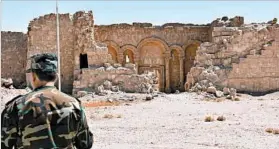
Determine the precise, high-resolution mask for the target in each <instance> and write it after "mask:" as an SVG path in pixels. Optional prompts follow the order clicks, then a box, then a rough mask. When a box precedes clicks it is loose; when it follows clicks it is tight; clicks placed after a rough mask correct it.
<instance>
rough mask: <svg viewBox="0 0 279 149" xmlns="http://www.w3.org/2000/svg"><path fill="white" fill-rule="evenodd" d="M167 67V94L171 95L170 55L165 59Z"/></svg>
mask: <svg viewBox="0 0 279 149" xmlns="http://www.w3.org/2000/svg"><path fill="white" fill-rule="evenodd" d="M165 65H166V70H165V71H166V88H165V92H166V93H170V92H171V90H170V55H166V57H165Z"/></svg>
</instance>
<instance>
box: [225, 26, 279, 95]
mask: <svg viewBox="0 0 279 149" xmlns="http://www.w3.org/2000/svg"><path fill="white" fill-rule="evenodd" d="M270 31H272V32H275V33H276V36H275V38H274V40H275V41H274V42H272V43H271V45H270V44H267V45H265V46H264V48H263V49H262V50H261V53H260V54H258V55H257V54H251V55H248V56H247V58H246V59H244V60H243V62H241V63H239V64H234V65H233V69H232V71H231V72H230V73H229V75H228V86H230V87H233V88H236V89H237V90H240V91H245V92H249V93H252V94H260V93H268V92H270V91H277V90H279V67H278V64H279V30H278V29H275V30H270Z"/></svg>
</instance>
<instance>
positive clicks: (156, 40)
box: [137, 37, 170, 53]
mask: <svg viewBox="0 0 279 149" xmlns="http://www.w3.org/2000/svg"><path fill="white" fill-rule="evenodd" d="M147 43H158V44H161V45H162V46H163V48H164V51H163V52H164V53H170V48H169V46H168V44H167V43H166V42H165V41H164V40H162V39H160V38H157V37H147V38H144V39H142V40H141V41H140V42H139V43H138V45H137V50H138V51H140V49H141V48H142V47H143V46H144V45H145V44H147Z"/></svg>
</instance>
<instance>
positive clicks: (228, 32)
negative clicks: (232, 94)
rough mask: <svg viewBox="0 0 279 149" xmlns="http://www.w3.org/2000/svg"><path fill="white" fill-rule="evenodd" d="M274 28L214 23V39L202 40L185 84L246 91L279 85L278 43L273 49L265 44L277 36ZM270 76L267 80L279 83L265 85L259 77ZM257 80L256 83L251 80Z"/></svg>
mask: <svg viewBox="0 0 279 149" xmlns="http://www.w3.org/2000/svg"><path fill="white" fill-rule="evenodd" d="M274 32H275V30H274V29H271V28H270V27H266V25H253V26H246V27H214V28H213V32H212V42H211V43H209V42H206V43H202V44H201V46H200V48H199V50H198V51H197V56H196V60H195V67H193V68H192V69H191V71H190V73H189V74H188V75H187V83H186V84H185V88H186V89H189V88H191V87H192V89H197V87H198V88H200V89H201V90H206V88H207V87H208V86H209V85H210V83H212V84H213V85H215V86H217V87H218V88H219V89H222V88H223V87H234V88H236V89H238V91H242V92H267V91H270V90H276V89H278V86H277V85H276V83H275V82H276V81H277V80H276V79H277V77H279V76H278V74H277V73H276V72H277V69H273V70H272V68H271V67H276V63H277V64H278V60H277V58H276V51H275V49H276V44H273V46H272V47H271V50H270V47H266V48H265V46H264V45H267V43H270V41H272V40H273V39H274V37H273V36H272V35H273V34H274ZM264 49H267V50H264ZM268 49H269V50H268ZM264 59H265V60H264ZM265 64H266V65H265ZM271 70H272V72H270V73H269V71H271ZM266 77H267V78H269V79H270V80H266V81H267V82H266V83H267V84H268V83H269V81H273V82H274V83H275V85H268V87H265V86H263V85H260V83H258V81H257V80H259V78H266ZM243 80H246V81H243ZM248 80H250V81H248ZM251 80H252V81H251ZM253 81H254V82H255V83H251V82H253ZM261 81H262V82H261V83H265V81H263V80H261ZM248 82H249V83H248ZM251 84H252V85H251Z"/></svg>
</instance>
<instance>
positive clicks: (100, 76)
mask: <svg viewBox="0 0 279 149" xmlns="http://www.w3.org/2000/svg"><path fill="white" fill-rule="evenodd" d="M105 81H110V82H112V85H115V86H119V88H120V90H122V91H125V92H138V90H139V89H140V85H141V83H149V81H150V80H149V79H148V78H146V77H144V76H141V75H137V72H136V70H135V66H133V67H120V66H116V65H115V66H110V65H109V66H108V65H106V66H105V67H99V68H95V69H92V68H91V69H90V68H88V69H82V73H81V74H80V75H79V79H78V80H76V81H74V91H73V95H76V94H77V93H78V91H83V90H86V91H88V92H97V89H98V87H99V86H100V85H102V84H103V83H104V82H105Z"/></svg>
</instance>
